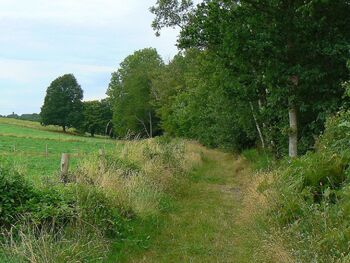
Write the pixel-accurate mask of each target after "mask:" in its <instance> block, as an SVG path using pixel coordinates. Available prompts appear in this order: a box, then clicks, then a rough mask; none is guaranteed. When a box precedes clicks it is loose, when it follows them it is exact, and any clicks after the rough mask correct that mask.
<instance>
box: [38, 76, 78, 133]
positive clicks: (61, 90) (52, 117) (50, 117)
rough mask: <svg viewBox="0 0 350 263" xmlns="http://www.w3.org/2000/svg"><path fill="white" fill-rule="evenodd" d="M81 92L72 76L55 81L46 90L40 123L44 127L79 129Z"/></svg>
mask: <svg viewBox="0 0 350 263" xmlns="http://www.w3.org/2000/svg"><path fill="white" fill-rule="evenodd" d="M82 99H83V90H82V89H81V87H80V85H79V84H78V82H77V80H76V78H75V77H74V76H73V75H72V74H66V75H63V76H61V77H59V78H57V79H55V80H54V81H53V82H52V83H51V85H50V86H49V87H48V88H47V91H46V96H45V101H44V105H43V106H42V108H41V113H40V116H41V122H42V124H44V125H58V126H61V127H62V128H63V130H64V131H65V130H66V127H68V128H69V127H74V128H79V127H80V124H81V120H82V109H83V104H82Z"/></svg>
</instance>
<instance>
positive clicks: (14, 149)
mask: <svg viewBox="0 0 350 263" xmlns="http://www.w3.org/2000/svg"><path fill="white" fill-rule="evenodd" d="M13 151H14V152H16V144H15V145H13Z"/></svg>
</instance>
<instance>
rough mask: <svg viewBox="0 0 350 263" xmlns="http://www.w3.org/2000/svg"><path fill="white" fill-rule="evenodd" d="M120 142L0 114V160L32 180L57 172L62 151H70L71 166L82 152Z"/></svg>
mask: <svg viewBox="0 0 350 263" xmlns="http://www.w3.org/2000/svg"><path fill="white" fill-rule="evenodd" d="M120 146H121V143H116V141H115V140H111V139H109V138H107V137H101V136H100V137H96V138H92V137H88V136H78V135H75V134H74V133H73V132H72V131H68V132H67V133H63V132H62V131H61V130H60V129H59V128H58V127H54V126H47V127H44V126H41V125H40V124H39V123H35V122H30V121H19V120H14V119H6V118H0V158H1V160H2V161H5V162H9V163H10V165H12V166H15V167H16V169H17V170H19V171H21V172H23V174H28V175H30V178H29V179H31V180H34V181H38V180H40V179H42V178H45V177H51V176H57V175H58V172H59V167H60V157H61V154H62V153H69V154H70V155H71V159H70V169H74V168H76V167H77V164H78V161H79V159H80V158H81V157H82V156H86V155H89V154H93V153H97V152H98V151H99V149H104V150H105V151H112V150H114V149H115V148H116V147H120ZM46 149H47V155H46Z"/></svg>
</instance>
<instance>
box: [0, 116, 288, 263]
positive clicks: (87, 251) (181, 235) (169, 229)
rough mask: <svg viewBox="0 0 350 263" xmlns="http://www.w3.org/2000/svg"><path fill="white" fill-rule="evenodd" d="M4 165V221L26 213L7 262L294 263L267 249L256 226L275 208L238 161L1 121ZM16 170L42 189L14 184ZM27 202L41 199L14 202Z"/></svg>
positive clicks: (190, 146) (188, 147) (184, 147)
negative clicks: (63, 171) (66, 172)
mask: <svg viewBox="0 0 350 263" xmlns="http://www.w3.org/2000/svg"><path fill="white" fill-rule="evenodd" d="M46 145H47V146H48V149H49V151H48V156H46V154H45V150H46ZM101 148H103V149H105V151H106V155H105V156H103V157H101V156H98V155H97V153H98V150H99V149H101ZM62 153H70V154H71V166H70V167H71V168H70V169H71V175H72V177H71V178H72V179H73V180H72V181H71V182H70V183H68V184H67V185H64V184H62V183H59V182H58V180H57V179H58V173H59V166H60V157H61V154H62ZM250 156H253V157H254V156H255V155H254V154H252V153H250ZM4 163H9V164H10V165H8V164H4ZM0 164H1V165H2V166H3V167H7V169H8V170H3V171H2V170H0V175H1V176H2V180H3V182H2V185H3V188H2V189H6V191H4V190H3V191H0V193H2V195H3V196H2V197H3V198H5V199H4V200H9V202H7V203H6V202H3V203H4V206H3V207H4V208H5V210H3V209H1V208H2V207H1V206H0V222H1V220H3V222H7V221H6V220H8V217H7V214H8V213H11V212H12V211H25V212H19V213H22V214H20V215H19V216H17V217H16V218H17V220H18V221H12V219H11V222H10V223H11V224H15V226H16V227H12V229H16V231H15V232H10V233H9V232H6V231H7V230H8V228H6V227H5V228H3V229H2V231H4V232H2V233H0V235H1V236H5V237H7V238H5V239H1V237H0V262H16V263H17V262H37V263H44V262H45V263H61V262H62V263H63V262H65V263H67V262H72V263H73V262H198V263H199V262H200V263H202V262H208V263H209V262H225V263H226V262H293V261H292V260H291V259H290V258H289V253H288V252H286V251H285V250H284V247H283V246H280V244H279V242H275V241H274V242H270V241H269V240H267V241H266V240H265V236H264V233H263V231H264V230H263V229H262V228H261V227H260V226H259V225H258V224H256V222H257V221H256V220H255V218H256V217H257V216H259V213H260V212H261V211H265V210H266V205H267V203H266V201H264V200H265V197H264V196H263V195H262V194H261V193H259V192H258V190H257V189H258V186H259V180H257V177H255V176H254V175H253V174H252V171H251V169H250V165H249V163H248V162H247V161H245V159H243V158H237V156H234V155H232V154H230V153H223V152H220V151H216V150H209V149H206V148H204V147H203V146H201V145H199V144H197V143H195V142H190V141H185V140H180V139H170V138H166V137H159V138H154V139H150V140H140V141H129V142H121V141H115V140H112V139H109V138H106V137H99V138H91V137H88V136H77V135H74V134H73V133H72V132H68V133H62V132H61V130H60V129H59V128H57V127H52V126H49V127H42V126H41V125H40V124H39V123H33V122H26V121H18V120H11V119H2V118H0ZM0 167H1V166H0ZM8 167H10V168H8ZM12 168H14V170H16V171H19V172H20V173H19V174H20V175H21V176H24V177H27V179H28V180H25V181H29V183H30V184H32V182H34V184H33V185H34V188H31V187H26V182H25V181H21V179H19V177H15V178H13V176H14V174H13V173H11V172H8V171H10V169H12ZM76 168H77V169H76ZM6 172H8V173H7V177H6V176H5V175H4V174H5V173H6ZM55 176H56V180H52V182H51V180H43V179H45V178H47V177H48V178H53V179H55ZM16 178H17V179H16ZM16 180H19V181H16ZM54 181H56V183H53V182H54ZM16 182H17V183H16ZM23 186H25V187H23ZM0 187H1V185H0ZM33 189H34V190H33ZM33 191H34V193H33ZM12 193H13V194H12ZM18 193H20V194H18ZM20 196H24V197H26V196H34V197H31V198H29V201H28V200H26V199H24V201H18V202H17V201H15V200H17V198H19V197H20ZM6 198H7V199H6ZM36 202H37V203H36ZM8 204H9V205H8ZM0 205H1V204H0ZM6 205H7V206H6ZM8 206H9V207H10V208H8ZM11 207H13V208H11ZM6 209H7V210H6ZM14 215H15V216H16V215H17V214H16V213H15V214H14ZM11 218H13V217H11ZM33 218H34V219H35V220H34V219H33ZM31 220H32V221H31ZM28 222H29V223H28ZM38 222H39V223H38ZM57 222H59V223H57ZM56 224H58V226H59V228H57V225H56ZM42 226H47V227H48V229H45V228H44V229H42ZM38 229H41V231H39V232H38ZM17 230H19V232H17ZM72 233H73V235H72ZM4 260H5V261H4Z"/></svg>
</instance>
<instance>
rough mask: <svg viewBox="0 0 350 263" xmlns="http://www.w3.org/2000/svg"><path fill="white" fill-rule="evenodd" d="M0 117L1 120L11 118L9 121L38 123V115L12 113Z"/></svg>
mask: <svg viewBox="0 0 350 263" xmlns="http://www.w3.org/2000/svg"><path fill="white" fill-rule="evenodd" d="M0 117H2V118H11V119H18V120H24V121H36V122H40V115H39V114H38V113H33V114H21V115H18V114H16V113H14V112H12V114H9V115H4V116H2V115H0Z"/></svg>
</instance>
